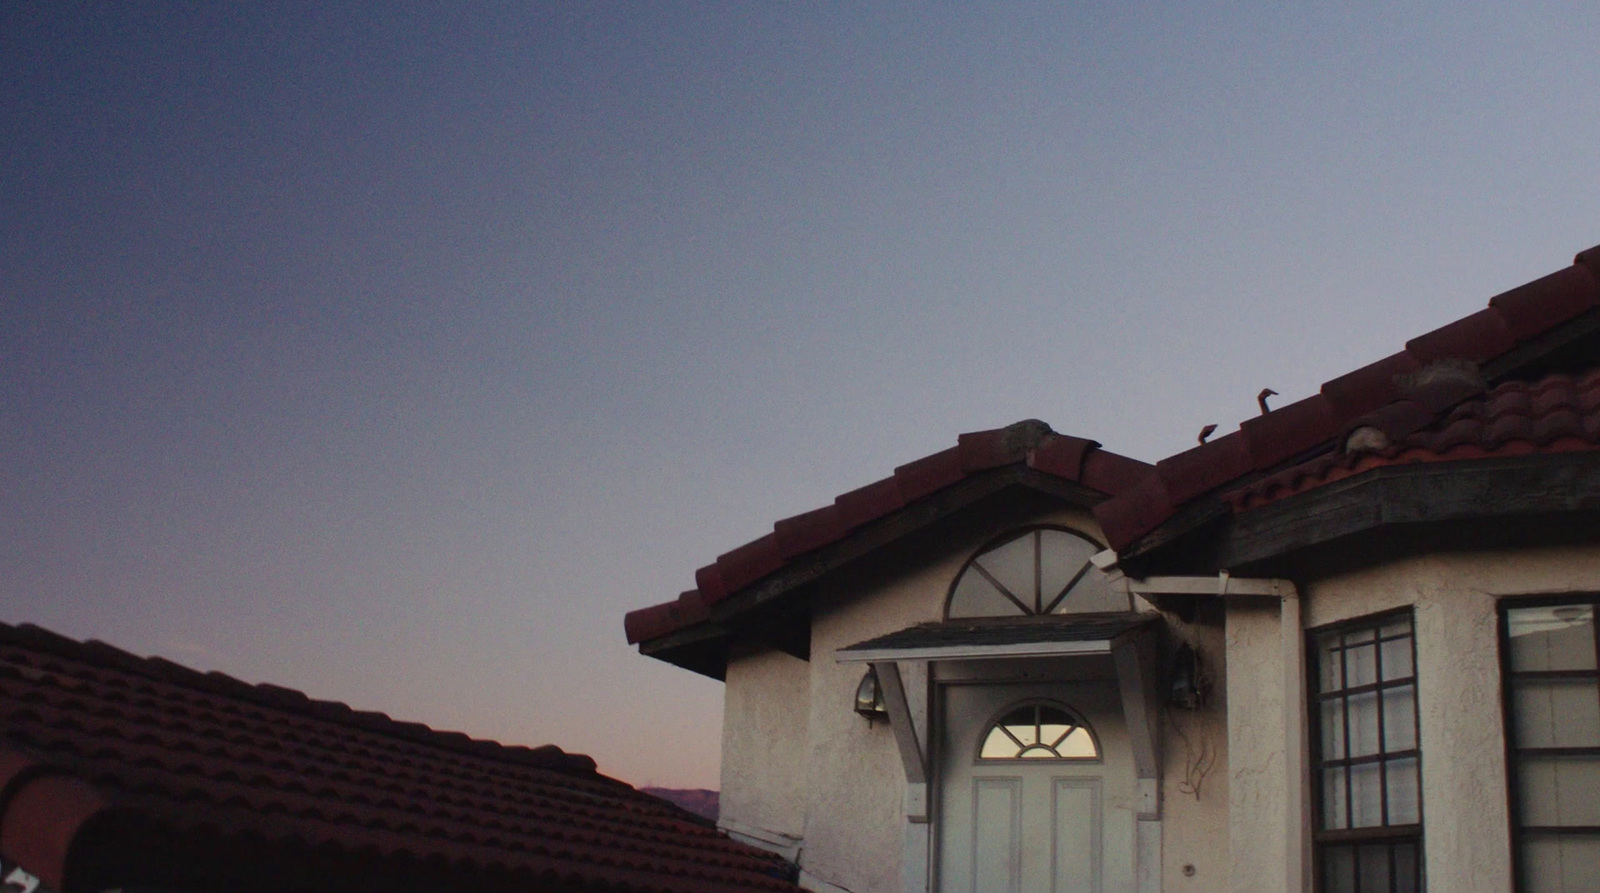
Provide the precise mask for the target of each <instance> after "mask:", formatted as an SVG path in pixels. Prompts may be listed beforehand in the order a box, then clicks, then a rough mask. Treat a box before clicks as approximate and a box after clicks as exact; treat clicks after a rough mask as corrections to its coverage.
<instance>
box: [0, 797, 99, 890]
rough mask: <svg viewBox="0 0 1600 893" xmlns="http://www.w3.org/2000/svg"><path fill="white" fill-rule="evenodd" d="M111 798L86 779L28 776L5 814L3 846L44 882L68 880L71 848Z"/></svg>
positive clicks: (0, 825)
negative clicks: (105, 796) (68, 860)
mask: <svg viewBox="0 0 1600 893" xmlns="http://www.w3.org/2000/svg"><path fill="white" fill-rule="evenodd" d="M108 806H109V804H108V803H107V802H106V801H105V799H104V798H102V797H101V796H100V795H99V794H97V793H95V790H94V789H93V788H91V787H89V786H88V785H87V784H85V783H83V782H82V781H80V780H78V779H76V778H72V777H70V776H67V775H42V776H38V777H36V778H33V779H32V780H30V781H26V782H24V783H23V784H22V785H20V787H19V789H18V790H17V791H16V792H15V793H13V794H12V795H11V798H10V799H9V800H8V801H7V803H6V804H5V813H4V814H3V816H0V851H3V852H4V853H5V854H6V855H8V856H10V857H11V858H12V859H15V860H16V861H18V862H20V863H22V864H23V865H26V866H28V870H29V871H31V872H33V873H34V874H36V875H38V876H39V880H40V881H42V882H43V883H44V885H45V886H47V887H51V888H54V889H57V890H60V889H63V888H64V887H65V886H66V884H65V881H66V867H67V854H68V853H69V852H70V851H71V849H72V842H73V841H74V840H75V839H76V838H77V836H78V832H79V831H80V830H82V828H83V826H84V824H85V823H87V822H88V821H89V820H90V819H92V818H94V817H95V816H96V815H97V814H99V813H100V812H101V811H102V810H104V809H106V808H107V807H108Z"/></svg>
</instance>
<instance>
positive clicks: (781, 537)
mask: <svg viewBox="0 0 1600 893" xmlns="http://www.w3.org/2000/svg"><path fill="white" fill-rule="evenodd" d="M772 532H773V534H774V535H776V536H777V538H778V551H780V552H782V553H783V557H784V558H793V557H795V556H797V555H804V554H805V553H807V552H810V551H811V550H813V549H819V548H821V547H823V546H826V545H827V544H829V543H831V542H834V541H835V540H838V539H841V538H843V537H844V535H845V534H846V533H849V532H850V528H849V527H848V526H846V525H845V523H844V512H842V511H840V510H839V507H838V506H837V505H825V506H823V507H822V508H819V509H813V510H811V511H809V512H802V513H801V514H798V515H795V516H793V517H791V518H784V519H783V520H782V521H779V522H778V523H776V524H774V525H772Z"/></svg>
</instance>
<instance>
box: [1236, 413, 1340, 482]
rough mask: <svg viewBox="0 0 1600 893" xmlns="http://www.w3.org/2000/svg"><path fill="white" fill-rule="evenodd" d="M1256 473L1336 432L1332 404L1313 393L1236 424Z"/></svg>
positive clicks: (1336, 422)
mask: <svg viewBox="0 0 1600 893" xmlns="http://www.w3.org/2000/svg"><path fill="white" fill-rule="evenodd" d="M1239 433H1240V434H1241V435H1243V437H1244V439H1245V443H1246V444H1247V448H1248V449H1249V451H1250V458H1251V461H1252V463H1253V464H1254V466H1255V469H1256V470H1257V471H1261V470H1264V469H1267V468H1271V467H1272V466H1274V465H1276V464H1278V463H1279V462H1282V461H1283V460H1285V459H1287V458H1289V457H1290V456H1293V455H1294V454H1296V453H1301V452H1304V451H1306V450H1308V449H1310V448H1312V447H1314V446H1316V445H1317V444H1319V443H1322V442H1323V441H1326V440H1328V439H1330V438H1332V437H1334V436H1335V435H1336V434H1338V433H1339V420H1338V418H1337V416H1336V415H1335V413H1334V411H1333V405H1332V404H1331V403H1329V402H1328V398H1326V397H1324V396H1322V395H1321V394H1313V395H1311V396H1310V397H1307V398H1305V399H1304V400H1297V401H1295V402H1293V403H1290V404H1289V405H1288V406H1284V407H1281V408H1279V409H1274V410H1273V411H1271V412H1269V413H1267V414H1266V415H1261V416H1256V417H1255V418H1253V419H1246V420H1245V421H1244V422H1243V423H1241V424H1240V425H1239Z"/></svg>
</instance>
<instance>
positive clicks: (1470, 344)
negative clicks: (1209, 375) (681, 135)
mask: <svg viewBox="0 0 1600 893" xmlns="http://www.w3.org/2000/svg"><path fill="white" fill-rule="evenodd" d="M1596 307H1600V246H1597V247H1595V248H1591V249H1589V250H1588V251H1585V252H1582V253H1580V254H1579V255H1578V256H1577V257H1576V258H1575V259H1574V261H1573V265H1572V266H1570V267H1567V268H1565V269H1563V270H1559V271H1557V272H1555V273H1552V274H1550V275H1548V276H1545V277H1543V278H1542V279H1537V280H1535V281H1533V282H1530V283H1528V284H1526V285H1523V286H1519V287H1518V288H1514V289H1512V290H1510V291H1508V292H1505V293H1504V294H1501V295H1498V296H1496V297H1495V298H1493V299H1491V300H1490V301H1489V306H1488V308H1487V309H1484V310H1480V311H1478V312H1477V313H1474V314H1472V315H1471V316H1468V317H1465V318H1464V319H1460V320H1457V321H1455V322H1453V323H1450V324H1448V325H1445V326H1442V327H1440V328H1438V329H1435V330H1434V331H1432V332H1429V333H1427V334H1425V335H1421V336H1419V337H1417V338H1413V339H1411V340H1410V341H1409V342H1407V343H1406V347H1405V350H1403V351H1401V352H1400V353H1397V354H1395V355H1393V356H1390V357H1386V358H1385V359H1382V360H1379V361H1377V362H1375V363H1372V364H1370V365H1367V366H1364V367H1362V368H1360V369H1357V370H1355V371H1354V372H1350V373H1348V374H1346V375H1343V376H1340V377H1339V378H1335V379H1333V380H1332V381H1329V382H1326V383H1324V384H1323V386H1322V389H1321V392H1320V393H1318V394H1316V395H1314V396H1311V397H1308V398H1306V399H1304V400H1301V401H1299V402H1297V403H1292V404H1290V405H1288V406H1285V407H1282V408H1280V409H1275V410H1273V411H1271V412H1268V413H1265V414H1263V415H1261V416H1258V417H1256V418H1253V419H1250V420H1248V421H1246V422H1244V423H1243V424H1242V425H1240V426H1239V430H1238V431H1236V432H1233V433H1231V434H1228V435H1226V436H1224V437H1219V438H1216V439H1214V440H1211V441H1209V442H1207V443H1204V444H1202V445H1200V446H1197V447H1194V448H1193V449H1190V450H1186V451H1184V452H1182V453H1178V454H1177V455H1175V456H1171V457H1168V458H1166V459H1163V460H1161V461H1160V462H1157V463H1156V466H1155V473H1154V474H1152V475H1149V476H1147V477H1145V478H1144V479H1143V480H1141V481H1139V483H1138V484H1137V485H1136V486H1134V487H1131V488H1128V489H1125V490H1123V491H1122V492H1120V493H1118V494H1117V495H1115V496H1113V497H1112V498H1111V499H1108V500H1106V501H1105V502H1102V503H1100V504H1099V505H1097V506H1095V508H1094V513H1095V517H1096V518H1097V519H1098V520H1099V522H1100V526H1101V529H1102V530H1103V531H1104V532H1105V535H1106V538H1107V540H1109V541H1110V543H1111V546H1112V548H1114V549H1117V550H1119V551H1122V550H1125V549H1127V548H1128V547H1129V546H1130V545H1133V544H1134V543H1136V542H1138V541H1139V539H1140V538H1141V537H1143V536H1145V535H1146V534H1148V533H1150V532H1151V531H1153V530H1155V529H1156V528H1157V527H1159V526H1160V525H1161V524H1163V523H1164V522H1166V521H1167V520H1168V519H1170V518H1171V517H1172V516H1173V515H1175V514H1176V513H1177V512H1178V510H1179V509H1180V508H1182V507H1183V506H1184V505H1185V504H1187V503H1189V502H1191V501H1192V500H1194V499H1196V498H1197V497H1199V496H1201V495H1204V494H1207V493H1212V492H1216V491H1218V490H1219V489H1221V488H1225V487H1228V486H1229V485H1235V486H1237V483H1236V482H1238V481H1239V479H1240V478H1244V477H1246V476H1249V475H1253V474H1260V473H1274V472H1276V471H1278V470H1280V468H1281V466H1282V464H1283V463H1285V462H1289V461H1293V460H1294V459H1295V458H1296V457H1300V456H1304V455H1305V454H1307V453H1310V452H1327V451H1328V450H1330V449H1331V448H1332V446H1333V444H1335V443H1336V442H1338V441H1339V440H1340V439H1341V437H1342V435H1343V434H1345V433H1346V432H1347V431H1349V430H1350V429H1351V428H1353V427H1356V426H1358V425H1362V424H1371V423H1374V421H1375V418H1369V415H1372V414H1376V416H1378V417H1381V421H1382V424H1381V425H1380V427H1388V428H1394V429H1395V430H1400V429H1405V431H1406V432H1407V433H1410V432H1412V431H1416V430H1418V429H1420V428H1422V427H1424V426H1426V425H1429V424H1431V423H1432V422H1433V421H1434V420H1435V419H1436V418H1437V417H1438V414H1439V413H1441V412H1444V411H1445V410H1448V409H1449V408H1451V407H1452V406H1455V405H1456V404H1458V403H1460V402H1461V401H1462V400H1464V399H1467V398H1469V397H1471V396H1473V394H1475V393H1480V392H1481V390H1482V388H1481V384H1480V385H1479V386H1478V387H1477V388H1473V387H1471V386H1462V385H1461V384H1460V383H1459V381H1458V382H1457V383H1456V384H1451V383H1450V382H1449V381H1443V382H1437V383H1433V384H1431V385H1429V386H1427V387H1421V388H1417V387H1411V388H1410V389H1408V390H1405V391H1404V392H1403V388H1404V387H1405V382H1406V380H1407V378H1408V376H1410V377H1415V376H1416V375H1417V374H1418V373H1420V372H1422V371H1423V370H1424V368H1425V367H1429V366H1431V365H1434V364H1439V363H1444V364H1446V365H1448V364H1450V363H1463V362H1464V363H1470V364H1474V365H1476V364H1483V363H1486V362H1489V361H1493V360H1496V359H1499V358H1501V357H1504V356H1505V355H1506V354H1508V353H1510V352H1511V351H1513V350H1514V349H1517V348H1519V347H1521V346H1523V345H1526V344H1528V343H1529V342H1532V341H1535V340H1536V339H1538V338H1540V337H1541V336H1543V335H1545V334H1546V333H1548V332H1550V330H1552V329H1553V328H1555V327H1556V326H1558V325H1561V324H1562V323H1565V322H1567V321H1569V320H1571V319H1573V318H1574V317H1576V316H1578V315H1580V314H1582V313H1585V312H1587V311H1590V310H1593V309H1594V308H1596ZM1329 461H1332V460H1329Z"/></svg>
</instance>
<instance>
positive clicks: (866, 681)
mask: <svg viewBox="0 0 1600 893" xmlns="http://www.w3.org/2000/svg"><path fill="white" fill-rule="evenodd" d="M856 712H857V713H859V714H861V715H862V716H865V717H866V718H867V721H868V722H871V721H872V720H874V719H885V718H887V717H888V716H889V708H888V707H886V706H884V703H883V686H882V685H880V684H879V683H878V671H877V670H874V669H872V668H871V667H868V668H867V674H866V675H865V676H862V677H861V684H860V685H858V686H856Z"/></svg>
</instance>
